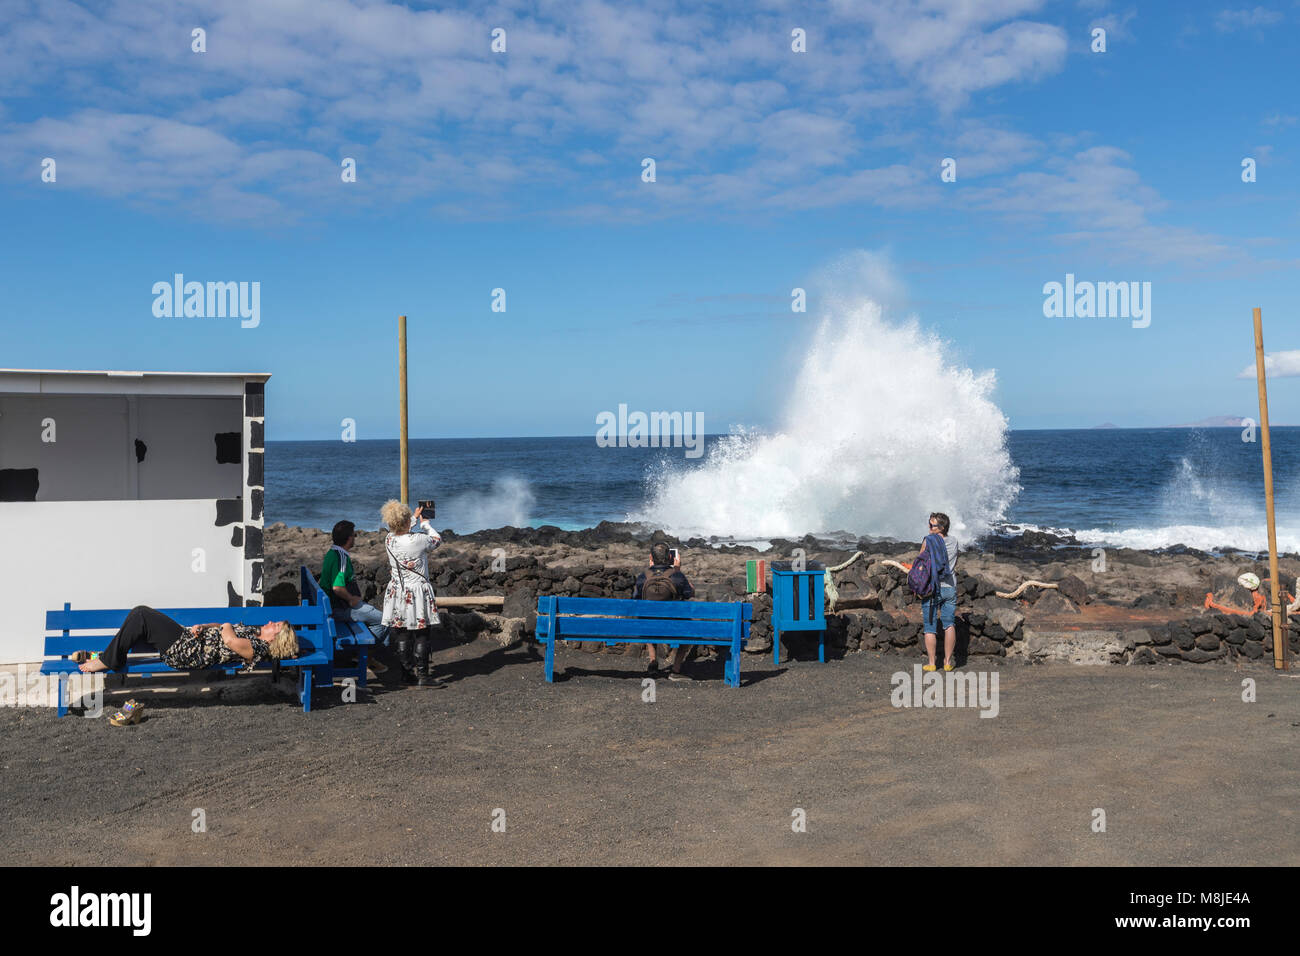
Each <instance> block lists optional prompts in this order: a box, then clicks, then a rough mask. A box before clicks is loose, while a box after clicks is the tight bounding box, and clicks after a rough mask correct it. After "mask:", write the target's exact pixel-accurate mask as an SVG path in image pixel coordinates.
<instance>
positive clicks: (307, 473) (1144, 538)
mask: <svg viewBox="0 0 1300 956" xmlns="http://www.w3.org/2000/svg"><path fill="white" fill-rule="evenodd" d="M816 438H817V436H816V435H813V436H791V435H788V434H785V433H773V434H769V435H763V434H744V435H730V436H716V435H715V436H711V437H710V438H709V439H708V441H707V443H706V451H705V454H704V455H703V456H702V457H700V458H698V459H694V460H692V459H689V458H687V457H686V456H685V454H684V453H683V450H682V449H680V448H677V449H673V448H609V447H599V446H597V444H596V441H595V437H594V432H593V434H592V435H588V436H582V437H564V438H473V439H422V440H412V441H411V443H410V457H411V461H410V476H411V478H410V488H411V500H412V503H414V501H415V500H416V499H421V498H433V499H435V500H436V501H437V517H436V520H435V522H434V523H435V525H436V526H437V527H438V528H444V529H445V528H451V529H453V530H455V531H457V532H459V533H467V532H470V531H475V530H479V529H483V528H495V527H500V526H502V525H516V526H525V525H533V526H537V525H543V524H551V525H557V526H559V527H561V528H565V529H578V528H587V527H591V526H593V525H595V524H597V523H599V522H601V521H606V520H608V521H643V522H646V523H647V524H649V525H653V526H654V527H662V528H664V529H665V530H667V531H669V532H670V533H673V534H677V535H680V536H682V537H689V536H692V535H702V536H705V537H708V536H713V535H716V536H719V537H722V538H732V539H735V540H738V541H747V542H751V541H763V540H770V539H771V538H772V537H785V538H790V537H800V536H802V535H804V534H807V533H812V534H818V535H824V534H831V533H837V532H845V533H847V534H848V535H850V536H859V535H870V536H880V537H895V538H900V539H910V540H917V539H919V538H920V537H921V536H922V535H923V534H924V531H925V519H926V517H927V515H928V514H929V512H930V511H931V510H934V511H945V512H947V513H949V514H950V515H951V516H952V517H953V519H954V527H955V530H956V533H957V534H958V535H959V536H962V537H965V538H966V539H970V538H972V537H978V536H981V535H986V534H1015V533H1018V532H1020V531H1023V530H1044V531H1052V532H1055V533H1059V534H1074V535H1075V536H1077V537H1078V538H1079V539H1080V540H1082V541H1085V542H1090V543H1096V544H1099V545H1111V546H1127V547H1134V548H1160V547H1169V546H1173V545H1177V544H1182V545H1186V546H1189V547H1194V548H1199V549H1202V550H1216V549H1220V548H1225V547H1232V548H1238V549H1241V550H1247V551H1258V550H1263V549H1264V548H1265V547H1266V546H1267V539H1266V535H1265V524H1264V490H1263V489H1264V481H1263V468H1262V458H1261V446H1260V444H1259V443H1258V442H1257V441H1256V442H1254V443H1251V442H1246V441H1243V440H1242V430H1241V429H1239V428H1212V429H1186V428H1162V429H1092V430H1087V429H1081V430H1054V431H1006V432H1004V433H1002V434H1001V435H1000V436H998V438H999V439H1000V442H999V443H997V444H998V447H990V448H985V449H983V450H980V449H979V448H977V447H968V442H967V439H966V438H964V437H962V436H952V435H950V434H940V435H937V436H931V440H930V442H929V444H928V446H926V445H923V446H921V447H920V448H919V449H918V448H916V447H912V448H911V450H910V454H911V458H910V460H900V455H899V448H898V447H881V448H872V447H870V446H864V447H858V448H854V449H851V450H846V449H833V448H832V449H824V450H823V451H822V452H821V453H819V452H818V449H817V447H816V444H815V440H816ZM803 441H808V442H809V444H808V445H807V447H804V448H803V449H802V452H801V453H802V454H803V455H805V456H806V457H807V459H808V462H807V468H806V469H801V468H800V466H799V454H800V452H799V450H798V448H797V447H796V446H798V445H799V443H800V442H803ZM1272 445H1273V469H1274V488H1275V492H1276V496H1277V525H1278V544H1279V547H1280V548H1281V549H1282V550H1283V551H1292V552H1294V551H1300V428H1294V427H1293V428H1274V429H1273V431H1272ZM786 446H791V447H786ZM979 455H983V456H984V457H985V458H988V457H993V458H996V459H998V460H999V461H1001V457H1000V456H1005V462H1003V463H1002V464H1003V466H1004V467H1002V468H1001V469H1000V470H1001V472H1003V473H1004V474H1003V478H1004V484H1005V486H1004V487H998V488H996V489H992V490H991V491H990V489H989V488H987V487H984V488H975V489H966V488H963V485H962V482H963V476H964V474H965V473H966V471H965V470H964V469H966V466H967V464H968V463H969V462H970V461H971V459H972V458H974V457H978V456H979ZM398 462H399V450H398V443H397V441H396V440H388V441H359V442H352V443H345V442H342V441H309V442H268V444H267V449H266V474H267V479H266V480H267V489H266V521H267V522H268V523H270V522H275V521H283V522H285V523H287V524H291V525H304V526H307V527H314V528H322V529H328V528H330V527H331V526H332V525H333V524H334V522H336V521H338V520H340V519H342V518H347V519H348V520H351V521H354V522H355V523H356V524H357V525H358V527H360V528H363V529H367V530H372V529H376V528H378V527H379V525H380V522H379V507H380V505H382V504H383V503H384V501H385V500H387V499H388V498H390V497H397V495H398V491H399V484H398V482H399V478H398ZM971 470H972V471H974V472H975V473H976V475H977V477H978V478H979V480H980V481H982V482H984V483H985V484H987V482H988V477H987V475H988V473H989V471H990V467H989V466H987V465H986V466H985V467H983V469H980V468H975V469H971ZM909 474H910V475H914V476H915V479H914V480H912V481H909V480H908V476H909ZM946 489H955V491H953V492H952V493H946V491H945V490H946Z"/></svg>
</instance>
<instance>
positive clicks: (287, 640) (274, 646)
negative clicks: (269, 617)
mask: <svg viewBox="0 0 1300 956" xmlns="http://www.w3.org/2000/svg"><path fill="white" fill-rule="evenodd" d="M267 653H268V654H270V655H271V656H272V657H275V658H294V657H297V656H298V635H297V634H296V633H295V632H294V629H293V625H292V624H290V623H289V622H288V621H281V622H280V630H279V631H277V632H276V634H275V637H273V638H271V640H270V641H268V642H267Z"/></svg>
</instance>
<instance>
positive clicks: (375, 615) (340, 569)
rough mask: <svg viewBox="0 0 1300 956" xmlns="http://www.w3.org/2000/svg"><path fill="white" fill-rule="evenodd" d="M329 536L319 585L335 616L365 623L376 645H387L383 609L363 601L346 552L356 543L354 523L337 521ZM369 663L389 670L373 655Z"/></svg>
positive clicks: (376, 668) (387, 630)
mask: <svg viewBox="0 0 1300 956" xmlns="http://www.w3.org/2000/svg"><path fill="white" fill-rule="evenodd" d="M330 536H331V538H332V539H333V541H334V544H333V545H332V546H331V547H330V549H329V550H328V551H326V552H325V557H324V558H323V559H322V560H321V568H320V586H321V587H322V588H324V589H325V592H326V593H327V594H329V596H330V601H331V603H332V605H333V611H334V617H335V618H337V619H338V620H341V621H357V622H359V623H361V624H364V625H366V627H368V628H370V633H372V634H374V635H375V642H376V644H380V645H383V646H385V647H386V646H388V632H389V629H388V628H387V627H385V626H384V624H383V620H384V612H383V611H381V610H379V608H377V607H373V606H371V605H369V604H367V603H366V602H365V601H364V600H362V598H361V588H360V586H359V585H358V584H357V576H356V571H354V570H353V568H352V556H351V555H350V554H348V551H349V550H350V549H351V548H352V547H353V546H354V545H355V544H356V542H357V526H356V525H354V524H353V523H352V522H351V521H340V522H339V523H338V524H336V525H335V526H334V530H333V531H332V532H331V533H330ZM372 663H373V667H374V670H375V673H376V674H378V673H381V672H383V671H385V670H387V669H388V668H386V667H384V665H383V664H380V663H379V662H378V661H375V660H373V658H372Z"/></svg>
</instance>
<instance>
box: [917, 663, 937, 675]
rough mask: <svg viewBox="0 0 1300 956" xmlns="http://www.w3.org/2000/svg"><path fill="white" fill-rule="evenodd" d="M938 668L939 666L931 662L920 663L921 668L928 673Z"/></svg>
mask: <svg viewBox="0 0 1300 956" xmlns="http://www.w3.org/2000/svg"><path fill="white" fill-rule="evenodd" d="M938 669H939V668H937V667H935V666H934V665H933V664H922V665H921V670H923V671H925V672H926V673H927V674H928V673H929V672H930V671H936V670H938Z"/></svg>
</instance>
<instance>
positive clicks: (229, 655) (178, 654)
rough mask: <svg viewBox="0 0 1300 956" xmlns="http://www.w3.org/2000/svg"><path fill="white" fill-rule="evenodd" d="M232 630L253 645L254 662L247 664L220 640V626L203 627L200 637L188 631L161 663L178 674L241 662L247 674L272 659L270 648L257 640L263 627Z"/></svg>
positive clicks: (169, 649)
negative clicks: (172, 668) (270, 657)
mask: <svg viewBox="0 0 1300 956" xmlns="http://www.w3.org/2000/svg"><path fill="white" fill-rule="evenodd" d="M231 627H233V628H234V629H235V636H236V637H242V638H244V639H246V640H247V641H248V642H249V643H250V644H252V645H253V659H252V660H251V661H246V660H244V658H242V657H240V656H239V655H238V654H236V653H235V652H234V651H232V650H231V649H230V648H228V647H226V645H225V643H224V642H223V641H222V640H221V625H219V624H218V625H217V626H216V627H201V628H199V630H198V633H197V634H196V633H195V632H194V631H193V630H192V629H190V628H186V629H185V633H184V635H182V636H181V637H179V638H177V639H176V642H175V643H174V644H172V646H171V647H169V648H167V650H165V651H163V652H162V659H163V661H164V662H166V664H167V665H168V666H169V667H174V668H176V670H178V671H197V670H203V669H204V668H208V667H215V666H217V665H218V664H229V663H230V662H231V661H238V662H240V663H241V664H243V665H244V666H243V667H241V668H240V671H241V672H243V673H248V672H249V671H251V670H252V669H253V666H254V665H255V664H257V663H258V662H259V661H264V660H266V659H267V658H268V657H269V656H270V652H271V648H270V645H269V644H267V642H266V641H264V640H262V639H261V638H260V637H258V635H259V634H260V633H261V632H262V629H261V628H260V627H256V626H254V625H252V624H232V625H231Z"/></svg>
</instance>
